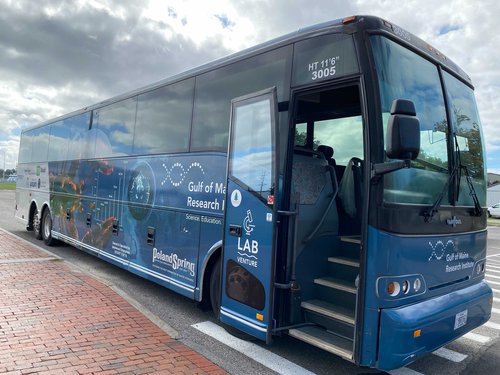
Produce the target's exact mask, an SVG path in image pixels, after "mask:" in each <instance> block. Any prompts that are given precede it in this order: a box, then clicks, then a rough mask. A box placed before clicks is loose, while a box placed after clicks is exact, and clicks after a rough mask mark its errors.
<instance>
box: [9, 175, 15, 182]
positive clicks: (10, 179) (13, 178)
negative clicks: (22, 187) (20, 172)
mask: <svg viewBox="0 0 500 375" xmlns="http://www.w3.org/2000/svg"><path fill="white" fill-rule="evenodd" d="M16 181H17V176H10V177H8V178H7V182H16Z"/></svg>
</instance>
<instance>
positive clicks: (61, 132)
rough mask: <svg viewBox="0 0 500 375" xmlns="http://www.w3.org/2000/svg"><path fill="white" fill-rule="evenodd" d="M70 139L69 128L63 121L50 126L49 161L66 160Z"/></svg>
mask: <svg viewBox="0 0 500 375" xmlns="http://www.w3.org/2000/svg"><path fill="white" fill-rule="evenodd" d="M69 140H70V132H69V128H68V127H67V126H65V125H64V122H63V121H58V122H55V123H53V124H52V125H51V126H50V141H49V156H48V160H49V161H55V160H65V159H66V157H67V154H68V146H69Z"/></svg>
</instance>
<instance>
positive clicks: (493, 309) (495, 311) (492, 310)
mask: <svg viewBox="0 0 500 375" xmlns="http://www.w3.org/2000/svg"><path fill="white" fill-rule="evenodd" d="M491 312H492V313H494V314H500V309H495V308H494V307H493V308H492V309H491Z"/></svg>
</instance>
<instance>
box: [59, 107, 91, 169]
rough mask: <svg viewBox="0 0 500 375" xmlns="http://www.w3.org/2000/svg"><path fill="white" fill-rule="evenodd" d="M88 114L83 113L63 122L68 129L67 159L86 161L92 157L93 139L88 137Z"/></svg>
mask: <svg viewBox="0 0 500 375" xmlns="http://www.w3.org/2000/svg"><path fill="white" fill-rule="evenodd" d="M89 125H90V113H89V112H87V113H83V114H81V115H78V116H73V117H70V118H67V119H65V120H64V126H65V127H66V128H69V129H70V142H69V149H68V159H88V158H92V157H93V156H94V149H95V144H94V139H93V138H92V137H91V136H90V134H91V133H90V131H89Z"/></svg>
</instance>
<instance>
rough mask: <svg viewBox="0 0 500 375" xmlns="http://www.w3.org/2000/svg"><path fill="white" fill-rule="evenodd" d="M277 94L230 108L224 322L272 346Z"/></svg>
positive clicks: (266, 94)
mask: <svg viewBox="0 0 500 375" xmlns="http://www.w3.org/2000/svg"><path fill="white" fill-rule="evenodd" d="M277 113H278V110H277V99H276V88H271V89H268V90H264V91H260V92H257V93H253V94H250V95H246V96H244V97H240V98H236V99H234V100H233V101H232V103H231V125H230V131H229V152H228V167H227V184H226V186H227V190H226V202H225V221H224V236H223V241H224V246H223V248H224V250H223V257H222V279H221V284H222V285H221V299H220V301H221V306H220V320H221V321H222V322H223V323H226V324H228V325H230V326H233V327H235V328H237V329H238V330H240V331H243V332H245V333H247V334H249V335H252V336H255V337H257V338H259V339H261V340H264V341H266V342H269V341H270V337H271V334H270V332H271V329H272V322H273V319H272V314H273V311H272V310H273V289H274V288H273V284H274V263H275V246H276V245H275V243H276V241H275V239H276V216H277V206H278V198H279V197H278V191H279V189H278V147H277V145H278V139H279V138H278V124H277Z"/></svg>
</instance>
